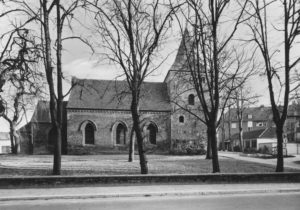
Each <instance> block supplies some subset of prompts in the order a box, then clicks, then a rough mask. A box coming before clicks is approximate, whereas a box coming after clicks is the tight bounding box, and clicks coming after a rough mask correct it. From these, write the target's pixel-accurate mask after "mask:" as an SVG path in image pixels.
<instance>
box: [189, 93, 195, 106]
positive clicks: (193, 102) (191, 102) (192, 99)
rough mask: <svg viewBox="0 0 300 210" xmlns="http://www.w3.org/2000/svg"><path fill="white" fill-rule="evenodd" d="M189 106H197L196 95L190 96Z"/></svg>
mask: <svg viewBox="0 0 300 210" xmlns="http://www.w3.org/2000/svg"><path fill="white" fill-rule="evenodd" d="M188 102H189V105H195V96H194V94H190V95H189V98H188Z"/></svg>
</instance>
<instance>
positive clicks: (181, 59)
mask: <svg viewBox="0 0 300 210" xmlns="http://www.w3.org/2000/svg"><path fill="white" fill-rule="evenodd" d="M188 39H189V32H188V30H187V29H185V31H184V33H183V35H182V38H181V42H180V45H179V48H178V51H177V55H176V57H175V61H174V63H173V64H172V66H171V68H170V70H169V71H180V70H183V69H184V70H186V69H187V56H186V55H187V53H186V52H187V50H188V48H189V46H190V45H189V42H190V41H189V40H188Z"/></svg>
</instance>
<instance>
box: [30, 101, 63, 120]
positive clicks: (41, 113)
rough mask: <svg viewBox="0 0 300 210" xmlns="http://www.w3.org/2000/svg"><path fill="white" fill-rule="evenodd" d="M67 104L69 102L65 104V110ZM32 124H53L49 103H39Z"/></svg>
mask: <svg viewBox="0 0 300 210" xmlns="http://www.w3.org/2000/svg"><path fill="white" fill-rule="evenodd" d="M67 103H68V102H67V101H64V102H63V106H64V110H65V107H66V105H67ZM30 122H39V123H50V122H51V118H50V107H49V101H38V103H37V105H36V107H35V110H34V113H33V115H32V117H31V120H30Z"/></svg>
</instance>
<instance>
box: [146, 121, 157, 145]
mask: <svg viewBox="0 0 300 210" xmlns="http://www.w3.org/2000/svg"><path fill="white" fill-rule="evenodd" d="M147 130H148V133H149V136H148V138H149V142H150V144H156V127H155V125H153V124H152V123H151V124H150V125H149V126H148V128H147Z"/></svg>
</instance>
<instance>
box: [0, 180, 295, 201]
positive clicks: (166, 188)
mask: <svg viewBox="0 0 300 210" xmlns="http://www.w3.org/2000/svg"><path fill="white" fill-rule="evenodd" d="M292 192H294V193H300V183H284V184H283V183H269V184H207V185H203V184H201V185H199V184H192V185H170V184H168V185H167V184H163V185H123V186H122V185H121V186H120V185H111V186H107V185H106V186H94V187H74V188H72V187H69V188H32V189H0V202H1V201H16V200H50V199H88V198H118V197H149V196H191V195H199V196H204V195H228V194H258V193H292Z"/></svg>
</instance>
